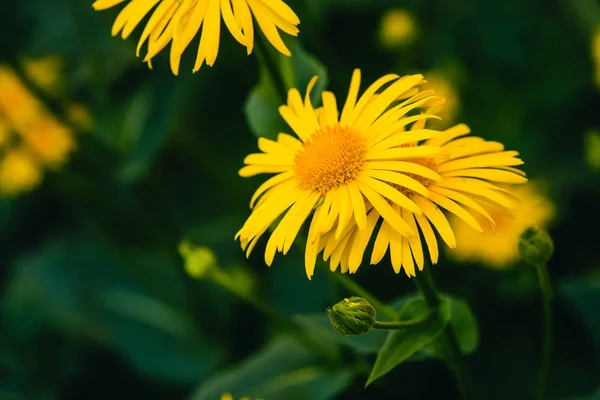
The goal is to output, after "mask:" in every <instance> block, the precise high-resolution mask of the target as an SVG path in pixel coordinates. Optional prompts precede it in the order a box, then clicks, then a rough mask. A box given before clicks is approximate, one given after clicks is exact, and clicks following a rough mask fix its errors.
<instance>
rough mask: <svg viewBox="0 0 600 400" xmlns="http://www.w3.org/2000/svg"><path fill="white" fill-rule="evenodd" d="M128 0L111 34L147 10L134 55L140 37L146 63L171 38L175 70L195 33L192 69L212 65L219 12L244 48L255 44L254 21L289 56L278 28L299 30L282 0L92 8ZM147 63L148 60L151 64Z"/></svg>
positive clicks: (133, 0) (169, 0) (181, 0)
mask: <svg viewBox="0 0 600 400" xmlns="http://www.w3.org/2000/svg"><path fill="white" fill-rule="evenodd" d="M126 1H127V5H126V6H125V7H124V8H123V10H121V12H120V13H119V16H118V17H117V19H116V20H115V22H114V24H113V27H112V35H113V36H116V35H117V34H119V32H121V36H122V37H123V39H126V38H127V37H129V35H130V34H131V32H133V30H134V29H135V28H136V27H137V25H138V24H139V23H140V22H141V21H142V20H143V19H144V17H146V15H148V14H150V18H149V19H148V20H147V22H146V26H145V28H144V31H143V32H142V36H141V38H140V40H139V42H138V46H137V55H138V57H139V54H140V50H141V48H142V46H143V45H144V43H146V42H147V43H148V51H147V53H146V56H145V57H144V62H148V63H149V64H150V62H151V60H152V58H153V57H155V56H156V55H157V54H158V53H159V52H160V51H162V50H163V49H164V48H165V47H166V46H167V45H168V44H169V43H170V44H171V51H170V62H171V69H172V71H173V73H174V74H175V75H177V74H178V73H179V63H180V60H181V56H182V54H183V52H184V51H185V49H186V48H187V47H188V46H189V45H190V43H191V41H192V40H193V39H194V37H196V36H197V35H198V33H199V34H200V43H199V45H198V53H197V56H196V64H195V65H194V68H193V71H194V72H196V71H198V70H199V69H200V67H201V66H202V65H203V64H204V63H205V62H206V64H207V65H209V66H212V65H213V64H214V62H215V60H216V59H217V54H218V52H219V42H220V34H221V18H222V19H223V21H224V22H225V26H226V27H227V29H228V30H229V32H230V33H231V35H232V36H233V37H234V38H235V40H237V41H238V42H239V43H241V44H242V45H244V46H246V49H247V52H248V54H250V53H251V52H252V48H253V46H254V34H255V32H254V23H253V20H252V17H253V16H254V18H256V22H258V26H259V28H260V30H261V31H262V32H263V33H264V35H265V36H266V37H267V39H268V40H269V42H270V43H271V44H272V45H273V47H275V48H276V49H277V50H278V51H279V52H281V53H282V54H284V55H287V56H289V55H290V51H289V50H288V48H287V47H286V46H285V44H284V43H283V40H282V39H281V36H280V35H279V30H281V31H283V32H285V33H287V34H288V35H292V36H296V35H298V28H297V25H298V24H299V23H300V20H299V19H298V17H297V16H296V14H295V13H294V11H293V10H292V9H291V8H290V7H289V6H288V5H287V4H285V3H284V2H283V1H282V0H96V1H95V2H94V3H93V4H92V6H93V7H94V9H95V10H106V9H108V8H111V7H114V6H116V5H118V4H121V3H124V2H126ZM150 65H151V64H150Z"/></svg>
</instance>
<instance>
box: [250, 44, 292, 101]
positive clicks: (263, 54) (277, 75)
mask: <svg viewBox="0 0 600 400" xmlns="http://www.w3.org/2000/svg"><path fill="white" fill-rule="evenodd" d="M265 40H266V39H265V38H264V37H263V36H262V35H261V36H260V39H259V40H257V41H256V52H257V56H258V59H259V60H260V62H261V63H262V65H263V66H264V67H265V71H266V72H267V74H268V75H269V77H270V78H271V83H272V84H273V88H274V89H275V92H276V94H277V96H278V97H279V101H280V103H282V104H283V103H285V102H286V99H287V89H286V88H287V85H286V84H285V79H284V78H283V75H282V74H281V68H280V67H279V62H278V60H277V55H276V54H275V53H274V52H273V50H272V49H271V48H270V47H269V46H267V44H266V43H265Z"/></svg>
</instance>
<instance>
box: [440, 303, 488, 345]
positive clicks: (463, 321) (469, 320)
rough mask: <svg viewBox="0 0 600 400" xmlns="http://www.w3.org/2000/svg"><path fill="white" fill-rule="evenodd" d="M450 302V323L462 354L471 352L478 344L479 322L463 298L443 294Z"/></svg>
mask: <svg viewBox="0 0 600 400" xmlns="http://www.w3.org/2000/svg"><path fill="white" fill-rule="evenodd" d="M443 297H444V298H445V299H447V300H448V302H449V303H450V324H452V329H454V333H455V334H456V338H457V339H458V347H460V351H461V352H462V353H463V354H471V353H473V352H474V351H475V349H476V348H477V345H478V344H479V324H478V323H477V319H475V316H474V315H473V311H472V310H471V306H469V303H467V302H466V301H465V300H461V299H456V298H454V297H451V296H443Z"/></svg>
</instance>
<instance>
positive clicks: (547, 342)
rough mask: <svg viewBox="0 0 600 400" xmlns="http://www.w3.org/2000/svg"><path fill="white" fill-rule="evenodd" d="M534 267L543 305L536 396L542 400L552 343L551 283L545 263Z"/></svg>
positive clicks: (546, 382)
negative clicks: (540, 353)
mask: <svg viewBox="0 0 600 400" xmlns="http://www.w3.org/2000/svg"><path fill="white" fill-rule="evenodd" d="M535 269H536V271H537V275H538V279H539V281H540V289H541V291H542V307H543V328H542V329H543V333H542V357H541V364H540V372H539V376H538V382H537V384H538V387H537V394H536V398H537V399H538V400H543V399H546V398H547V397H548V371H549V368H550V349H551V344H552V285H551V283H550V276H549V275H548V268H547V266H546V265H545V264H538V265H536V267H535Z"/></svg>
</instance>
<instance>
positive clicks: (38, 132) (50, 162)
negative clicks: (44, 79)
mask: <svg viewBox="0 0 600 400" xmlns="http://www.w3.org/2000/svg"><path fill="white" fill-rule="evenodd" d="M0 147H1V148H2V153H0V154H4V159H3V161H2V165H3V167H2V179H1V185H2V187H3V189H1V191H2V193H4V194H5V195H15V194H18V193H19V192H23V191H27V190H31V189H32V188H34V187H35V186H36V185H37V184H39V182H40V181H41V179H42V169H43V168H44V167H46V168H58V167H60V166H61V165H62V164H64V163H65V162H66V160H67V157H68V155H69V153H70V152H71V151H72V150H73V149H74V147H75V142H74V140H73V136H72V132H71V130H70V129H69V128H67V127H66V126H65V125H64V124H62V123H61V122H59V121H58V120H57V119H56V117H55V116H54V115H53V114H52V113H51V112H50V111H49V110H48V109H47V108H46V107H45V106H44V104H43V103H42V102H40V101H39V100H38V99H37V98H36V97H35V96H34V95H33V94H32V93H31V92H30V91H29V89H28V88H27V87H26V86H25V85H24V84H23V82H21V80H20V79H19V78H18V77H17V75H16V74H15V73H14V72H13V70H12V69H10V68H8V67H5V66H0ZM0 157H2V156H1V155H0Z"/></svg>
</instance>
